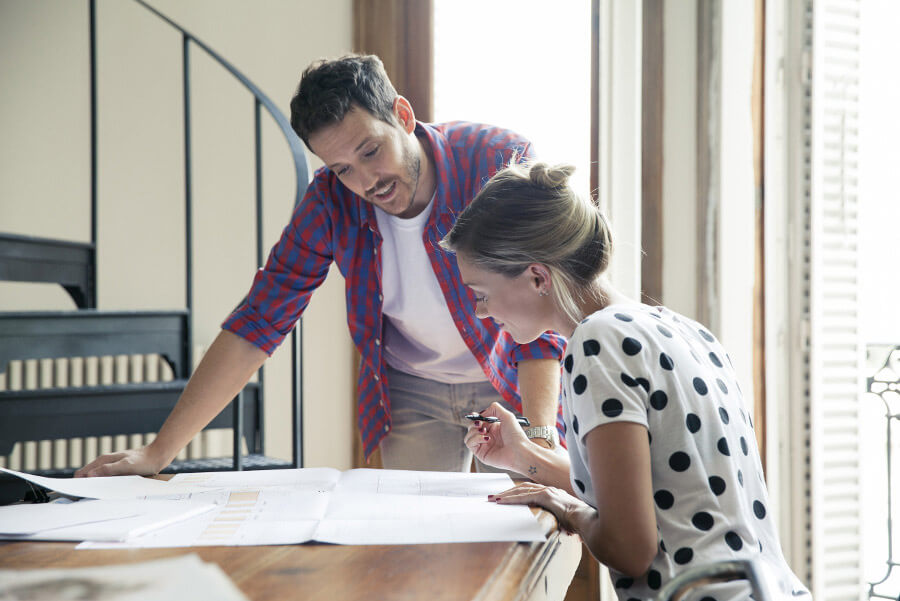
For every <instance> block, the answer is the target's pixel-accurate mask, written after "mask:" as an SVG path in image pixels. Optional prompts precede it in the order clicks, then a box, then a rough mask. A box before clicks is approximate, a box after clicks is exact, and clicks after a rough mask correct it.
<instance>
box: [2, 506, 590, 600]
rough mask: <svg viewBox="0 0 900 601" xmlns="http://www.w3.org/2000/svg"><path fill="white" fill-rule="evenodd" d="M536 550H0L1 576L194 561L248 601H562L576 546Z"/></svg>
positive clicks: (575, 541) (459, 546)
mask: <svg viewBox="0 0 900 601" xmlns="http://www.w3.org/2000/svg"><path fill="white" fill-rule="evenodd" d="M537 515H538V520H539V521H540V523H541V525H542V526H544V528H545V529H546V532H547V534H548V536H547V540H546V541H544V542H540V543H456V544H440V545H383V546H374V545H373V546H349V545H348V546H343V545H327V544H304V545H290V546H265V547H263V546H260V547H192V548H180V549H130V550H82V551H76V550H75V549H74V547H75V545H74V544H73V543H42V542H14V543H0V567H2V568H23V569H24V568H39V567H85V566H97V565H105V564H109V565H111V564H117V563H130V562H136V561H145V560H150V559H159V558H163V557H173V556H177V555H182V554H185V553H197V554H198V555H199V556H200V557H202V558H203V559H204V560H205V561H210V562H215V563H217V564H219V566H221V567H222V569H223V570H224V571H225V572H226V573H227V574H228V575H229V576H230V577H231V579H232V580H233V581H234V583H235V584H236V585H237V586H238V587H239V588H240V589H241V590H242V591H243V592H244V594H245V595H247V597H248V598H249V599H252V600H253V601H270V600H271V601H284V600H285V599H304V600H306V599H309V600H318V599H326V600H328V601H351V600H355V599H361V600H362V599H365V600H366V601H369V600H371V599H391V600H393V599H410V600H413V599H414V600H416V601H420V600H422V599H428V600H430V601H439V600H443V599H446V600H448V601H449V600H453V601H457V600H461V599H467V600H468V599H471V600H479V601H505V600H513V599H515V600H529V601H531V600H535V601H537V600H541V601H543V600H545V599H547V600H550V599H553V600H562V599H563V597H564V596H565V594H566V590H567V589H568V587H569V583H570V582H571V580H572V576H573V575H574V573H575V569H576V567H577V566H578V562H579V559H580V558H581V549H582V545H581V539H580V538H578V537H577V536H572V535H568V534H563V533H561V532H559V531H558V530H557V527H556V520H555V518H554V517H553V516H552V515H551V514H549V513H547V512H545V511H538V512H537Z"/></svg>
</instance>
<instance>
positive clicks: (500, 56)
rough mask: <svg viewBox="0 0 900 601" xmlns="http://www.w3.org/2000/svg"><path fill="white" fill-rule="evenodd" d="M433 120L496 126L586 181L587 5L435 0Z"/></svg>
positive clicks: (581, 1)
mask: <svg viewBox="0 0 900 601" xmlns="http://www.w3.org/2000/svg"><path fill="white" fill-rule="evenodd" d="M434 23H435V30H434V61H435V68H434V117H435V121H437V122H443V121H452V120H464V121H474V122H480V123H486V124H490V125H497V126H500V127H504V128H508V129H511V130H513V131H516V132H518V133H520V134H522V135H524V136H525V137H527V138H528V139H530V140H531V141H532V143H533V144H534V148H535V150H536V153H537V156H538V157H539V158H540V159H542V160H546V161H548V162H551V163H557V162H558V163H571V164H574V165H575V167H576V172H575V175H574V176H573V184H574V186H575V187H576V189H578V190H581V191H582V192H583V193H585V194H586V193H587V192H588V188H589V185H590V184H589V181H590V123H591V113H590V111H591V92H590V83H591V73H590V56H591V54H590V42H591V3H590V2H585V0H556V1H554V2H547V1H546V0H516V1H513V0H506V1H499V0H496V1H495V0H492V1H490V2H485V1H484V0H435V3H434Z"/></svg>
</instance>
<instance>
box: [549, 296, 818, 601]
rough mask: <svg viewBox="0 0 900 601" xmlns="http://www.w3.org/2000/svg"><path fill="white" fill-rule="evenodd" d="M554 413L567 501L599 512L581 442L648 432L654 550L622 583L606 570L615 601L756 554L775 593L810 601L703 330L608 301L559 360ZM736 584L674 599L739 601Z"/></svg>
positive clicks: (750, 439) (720, 363)
mask: <svg viewBox="0 0 900 601" xmlns="http://www.w3.org/2000/svg"><path fill="white" fill-rule="evenodd" d="M563 417H564V419H565V423H566V443H567V446H568V448H569V455H570V457H571V462H572V468H571V478H572V486H573V489H574V490H575V492H576V494H577V495H578V496H579V497H580V498H581V499H582V500H584V501H585V502H586V503H588V504H590V505H591V506H592V507H596V506H597V499H596V498H595V496H594V490H593V486H592V483H591V476H590V471H589V469H588V457H587V450H586V449H585V446H584V436H585V435H586V434H587V433H588V432H590V431H591V430H593V429H594V428H596V427H598V426H601V425H603V424H607V423H612V422H634V423H638V424H641V425H643V426H645V427H646V428H647V430H648V433H649V435H648V440H649V444H650V457H651V472H652V474H651V476H652V485H653V499H654V502H655V508H654V509H655V511H656V522H657V528H658V531H659V532H658V539H659V549H658V552H657V554H656V557H655V558H654V560H653V562H652V564H651V566H650V569H649V570H648V571H647V573H646V574H644V575H643V576H641V577H640V578H636V579H632V578H628V577H625V576H624V575H622V574H618V573H616V572H615V571H614V570H611V571H610V573H611V576H612V580H613V584H614V585H615V588H616V592H617V593H618V595H619V598H620V599H622V600H623V601H630V600H636V599H650V598H652V597H654V596H655V594H656V592H657V591H658V590H659V589H660V587H662V586H663V585H664V584H665V583H666V582H668V581H669V580H670V579H672V578H673V577H674V576H675V575H677V574H678V573H679V572H680V571H681V570H684V569H686V568H689V567H694V566H700V565H704V564H708V563H712V562H715V561H722V560H728V559H742V558H750V557H761V558H762V559H763V560H764V561H763V563H764V565H765V566H766V567H767V568H769V570H768V571H769V572H770V578H769V580H770V581H771V582H770V584H771V586H772V588H773V589H775V590H780V591H781V592H782V593H784V595H785V598H786V599H791V598H792V599H799V600H802V601H810V600H811V596H810V595H809V592H808V591H807V590H806V589H805V588H804V587H803V585H802V584H801V583H800V582H799V580H798V579H797V578H796V576H795V575H794V574H793V573H792V572H791V570H790V568H789V567H788V566H787V563H786V562H785V560H784V556H783V554H782V551H781V546H780V544H779V542H778V536H777V533H776V530H775V525H774V524H773V521H772V516H771V515H770V513H769V502H768V496H767V493H766V486H765V483H764V481H763V473H762V466H761V463H760V458H759V452H758V450H757V446H756V437H755V435H754V432H753V422H752V416H751V415H750V413H749V412H748V411H747V409H746V407H745V405H744V402H743V399H742V396H741V389H740V387H739V386H738V383H737V381H736V379H735V372H734V369H733V368H732V366H731V359H730V358H729V357H728V355H727V353H726V352H725V349H724V348H723V347H722V345H721V344H719V342H718V341H717V340H716V338H715V337H714V336H713V335H712V334H711V333H710V332H709V331H708V330H707V329H706V328H705V327H703V326H701V325H699V324H698V323H696V322H694V321H692V320H690V319H688V318H686V317H684V316H681V315H678V314H676V313H674V312H672V311H670V310H668V309H666V308H663V307H649V306H647V305H642V304H627V305H625V304H623V305H613V306H610V307H607V308H605V309H604V310H602V311H598V312H596V313H594V314H593V315H590V316H589V317H587V318H586V319H585V320H584V321H582V322H581V324H579V325H578V327H577V328H575V332H574V333H573V335H572V337H571V339H570V340H569V344H568V347H567V349H566V354H565V358H564V360H563ZM749 595H750V587H749V585H748V584H747V583H746V582H745V581H738V582H729V583H719V584H712V585H706V586H703V587H698V588H696V589H694V590H693V591H692V592H691V593H690V594H689V595H687V596H686V597H684V599H685V601H690V600H691V599H704V601H726V600H730V599H747V598H749Z"/></svg>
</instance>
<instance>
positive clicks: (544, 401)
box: [518, 359, 560, 426]
mask: <svg viewBox="0 0 900 601" xmlns="http://www.w3.org/2000/svg"><path fill="white" fill-rule="evenodd" d="M518 372H519V395H520V396H521V397H522V414H523V415H524V416H525V417H527V418H528V419H529V420H530V421H531V423H532V424H533V425H535V426H555V425H556V412H557V408H558V407H559V375H560V365H559V361H557V360H556V359H528V360H526V361H519V367H518Z"/></svg>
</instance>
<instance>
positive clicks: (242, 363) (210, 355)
mask: <svg viewBox="0 0 900 601" xmlns="http://www.w3.org/2000/svg"><path fill="white" fill-rule="evenodd" d="M266 358H267V355H266V353H265V352H264V351H262V350H260V349H259V348H257V347H256V346H254V345H253V344H252V343H250V342H247V341H246V340H244V339H243V338H241V337H240V336H238V335H236V334H233V333H231V332H229V331H227V330H223V331H222V332H220V333H219V335H218V336H217V337H216V339H215V341H213V343H212V345H211V346H210V347H209V349H208V350H207V352H206V354H205V355H204V356H203V360H202V361H200V364H199V365H198V366H197V369H196V370H195V371H194V374H193V375H192V376H191V379H190V381H189V382H188V384H187V386H186V387H185V389H184V392H183V393H182V395H181V398H180V399H178V403H177V404H176V405H175V408H174V409H172V413H170V414H169V417H168V418H166V422H165V423H164V424H163V426H162V428H161V429H160V431H159V434H158V435H157V437H156V439H155V440H154V441H153V442H152V443H151V444H150V446H149V448H150V449H151V450H152V451H153V453H154V455H155V456H156V457H157V458H158V459H159V460H160V462H161V463H162V466H163V467H164V466H166V465H168V464H169V463H171V462H172V460H173V459H174V458H175V457H176V456H177V455H178V453H179V451H181V449H182V448H184V447H185V446H186V445H187V444H188V443H189V442H190V441H191V439H192V438H193V437H194V436H195V435H196V434H197V432H199V431H200V430H202V429H203V428H204V427H205V426H206V425H207V424H208V423H209V422H210V421H212V419H213V418H214V417H215V416H216V415H218V414H219V412H220V411H222V409H224V408H225V406H226V405H227V404H228V402H229V401H230V400H231V399H233V398H234V397H235V396H236V395H237V393H238V392H240V390H241V389H242V388H243V387H244V385H245V384H246V383H247V381H248V380H249V379H250V377H251V376H252V375H253V373H254V372H255V371H256V370H257V369H259V367H260V366H261V365H262V364H263V363H264V362H265V360H266Z"/></svg>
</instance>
